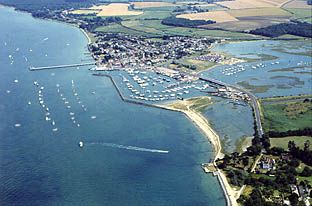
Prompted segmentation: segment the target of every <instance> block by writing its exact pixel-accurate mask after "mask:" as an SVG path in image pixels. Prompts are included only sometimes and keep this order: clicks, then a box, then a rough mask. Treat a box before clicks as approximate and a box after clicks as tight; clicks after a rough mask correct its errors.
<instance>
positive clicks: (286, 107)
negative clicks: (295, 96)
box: [262, 101, 312, 132]
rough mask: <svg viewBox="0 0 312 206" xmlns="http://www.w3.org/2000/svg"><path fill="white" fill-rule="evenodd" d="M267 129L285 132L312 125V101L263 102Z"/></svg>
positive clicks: (265, 127)
mask: <svg viewBox="0 0 312 206" xmlns="http://www.w3.org/2000/svg"><path fill="white" fill-rule="evenodd" d="M262 107H263V112H264V129H265V131H277V132H285V131H288V130H298V129H303V128H306V127H311V125H312V103H311V102H307V103H303V102H302V101H298V102H288V103H287V102H286V103H285V102H283V103H273V104H263V105H262Z"/></svg>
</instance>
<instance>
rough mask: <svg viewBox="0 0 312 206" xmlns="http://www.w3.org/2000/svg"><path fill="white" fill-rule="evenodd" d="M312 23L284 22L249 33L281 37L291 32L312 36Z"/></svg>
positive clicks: (296, 34)
mask: <svg viewBox="0 0 312 206" xmlns="http://www.w3.org/2000/svg"><path fill="white" fill-rule="evenodd" d="M311 28H312V24H310V23H307V22H299V21H291V22H289V23H282V24H276V25H271V26H268V27H265V28H259V29H255V30H252V31H250V32H249V33H251V34H255V35H262V36H268V37H279V36H282V35H284V34H291V35H295V36H302V37H310V38H311V37H312V29H311Z"/></svg>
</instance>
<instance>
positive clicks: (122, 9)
mask: <svg viewBox="0 0 312 206" xmlns="http://www.w3.org/2000/svg"><path fill="white" fill-rule="evenodd" d="M128 6H129V4H126V3H112V4H109V5H100V6H93V7H91V8H90V9H93V10H100V12H99V13H97V16H129V15H139V14H143V12H142V11H129V10H128Z"/></svg>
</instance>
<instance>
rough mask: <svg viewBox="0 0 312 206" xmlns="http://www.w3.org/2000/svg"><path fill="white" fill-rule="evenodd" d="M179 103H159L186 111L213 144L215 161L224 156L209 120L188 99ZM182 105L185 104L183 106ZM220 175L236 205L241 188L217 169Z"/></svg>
mask: <svg viewBox="0 0 312 206" xmlns="http://www.w3.org/2000/svg"><path fill="white" fill-rule="evenodd" d="M176 104H177V103H176V102H174V103H170V104H167V105H157V106H159V107H161V108H165V109H169V110H173V111H178V112H182V113H184V114H185V115H186V116H187V117H188V118H189V119H190V120H191V121H192V122H193V123H194V124H195V125H196V126H197V127H198V128H199V129H200V130H201V131H202V132H203V133H204V134H205V136H206V137H207V138H208V140H209V142H210V143H211V144H212V145H213V147H214V150H215V158H214V161H215V160H216V159H218V158H222V157H223V156H224V154H223V153H222V152H221V149H222V146H221V142H220V138H219V136H218V134H217V133H216V132H215V131H214V130H213V128H212V127H211V126H210V124H209V122H208V120H207V119H206V118H205V117H204V116H203V115H202V114H201V113H200V112H198V111H196V110H194V109H192V108H191V106H192V105H191V104H190V103H189V102H188V101H187V100H182V101H178V104H179V106H177V105H176ZM181 105H183V106H182V107H181ZM214 164H215V163H214ZM217 174H218V177H219V178H220V179H219V181H220V184H221V186H222V188H223V190H225V191H224V193H225V195H226V196H227V197H228V198H229V201H230V205H233V206H236V205H238V204H237V201H236V200H237V198H238V197H239V195H240V193H241V190H239V191H237V190H234V189H233V188H232V187H231V186H230V184H229V182H228V181H227V178H226V176H225V174H224V173H222V171H221V170H219V169H217Z"/></svg>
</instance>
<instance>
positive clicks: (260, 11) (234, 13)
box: [227, 7, 291, 18]
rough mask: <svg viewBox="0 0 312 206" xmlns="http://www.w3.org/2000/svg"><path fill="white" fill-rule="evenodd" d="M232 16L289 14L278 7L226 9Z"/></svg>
mask: <svg viewBox="0 0 312 206" xmlns="http://www.w3.org/2000/svg"><path fill="white" fill-rule="evenodd" d="M227 12H228V13H229V14H230V15H231V16H233V17H236V18H238V17H247V16H290V15H291V14H290V13H289V12H287V11H285V10H283V9H280V8H274V7H271V8H261V9H260V8H252V9H235V10H229V11H227Z"/></svg>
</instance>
